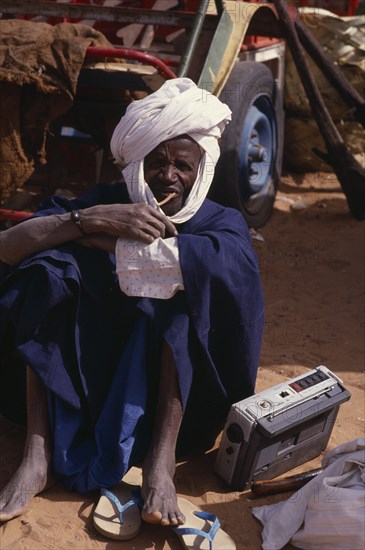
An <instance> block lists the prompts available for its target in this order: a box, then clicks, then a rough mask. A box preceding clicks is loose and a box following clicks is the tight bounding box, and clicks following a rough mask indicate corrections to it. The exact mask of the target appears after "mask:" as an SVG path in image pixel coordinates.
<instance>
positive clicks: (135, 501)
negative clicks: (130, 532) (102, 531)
mask: <svg viewBox="0 0 365 550" xmlns="http://www.w3.org/2000/svg"><path fill="white" fill-rule="evenodd" d="M100 492H101V495H102V496H104V497H106V498H108V499H109V500H111V501H112V502H113V503H114V504H115V506H116V508H117V510H118V512H119V522H120V524H121V525H122V523H123V512H125V511H126V510H127V508H129V507H130V506H132V505H133V504H137V506H139V501H140V497H139V496H136V497H135V498H132V499H130V500H128V502H126V503H125V504H121V502H120V500H119V498H118V497H117V496H116V495H115V494H114V493H112V492H111V491H109V489H101V490H100ZM134 492H136V493H137V492H138V491H133V492H132V494H133V493H134Z"/></svg>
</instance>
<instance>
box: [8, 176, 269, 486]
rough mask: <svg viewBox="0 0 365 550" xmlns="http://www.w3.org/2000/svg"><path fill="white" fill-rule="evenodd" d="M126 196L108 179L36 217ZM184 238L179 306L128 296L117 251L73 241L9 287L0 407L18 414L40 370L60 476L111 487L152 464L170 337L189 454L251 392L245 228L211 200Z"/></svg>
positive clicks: (252, 268) (250, 282) (254, 343)
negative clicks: (24, 388)
mask: <svg viewBox="0 0 365 550" xmlns="http://www.w3.org/2000/svg"><path fill="white" fill-rule="evenodd" d="M118 202H120V203H126V202H129V199H128V195H127V192H126V189H125V185H124V184H122V183H116V184H110V185H98V186H96V187H95V188H94V189H92V190H91V191H90V192H89V193H88V194H87V195H86V196H84V197H82V198H80V199H76V200H74V201H69V200H66V199H64V198H60V197H51V198H50V199H48V200H47V201H46V202H45V203H44V205H42V208H41V209H40V211H39V212H37V213H36V215H37V216H42V215H50V214H54V213H63V212H67V211H71V210H73V209H75V208H87V207H89V206H93V205H96V204H113V203H118ZM178 230H179V236H178V242H179V249H180V263H181V269H182V274H183V279H184V286H185V291H180V292H178V293H177V294H176V295H175V296H174V297H173V298H171V299H170V300H158V299H149V298H131V297H128V296H126V295H125V294H124V293H123V292H122V291H121V290H120V288H119V283H118V279H117V276H116V272H115V258H114V256H113V255H111V254H107V253H105V252H102V251H99V250H94V249H89V248H86V247H83V246H81V245H78V244H76V243H67V244H65V245H62V246H59V247H57V248H55V249H52V250H45V251H43V252H40V253H38V254H35V255H34V256H32V257H30V258H28V259H27V260H25V261H24V262H23V263H22V264H21V265H20V266H18V267H17V268H16V269H14V270H13V271H12V273H10V275H8V276H7V277H6V279H5V281H4V282H3V284H2V290H1V294H0V315H1V330H0V344H1V347H2V350H6V358H7V360H6V364H4V361H2V363H1V369H2V374H6V376H5V379H6V381H7V382H6V383H7V386H8V387H7V389H6V395H5V392H0V407H1V410H3V411H4V412H6V411H7V410H10V409H9V407H7V404H8V402H9V401H11V400H12V402H13V403H14V402H15V403H19V406H20V403H21V400H22V399H24V395H18V394H17V389H18V388H19V387H20V384H19V383H18V382H17V381H19V380H20V379H21V378H22V377H24V373H25V365H29V366H30V367H31V368H32V369H33V371H34V372H35V373H36V374H37V375H38V376H39V378H40V379H41V380H42V382H43V384H44V385H45V387H46V388H47V394H48V399H49V414H50V421H51V426H52V432H53V440H54V453H53V456H54V462H53V469H54V473H55V475H56V476H58V477H59V478H60V479H61V480H62V481H63V482H64V484H65V485H66V486H67V487H69V488H70V489H73V490H76V491H79V492H87V491H90V490H92V489H95V488H99V487H108V486H111V485H113V484H114V483H116V482H117V481H118V480H119V479H121V477H122V476H123V475H124V474H125V473H126V471H127V470H128V469H129V468H130V467H131V466H132V465H133V464H136V463H138V462H139V461H141V460H142V459H143V457H144V455H145V453H146V451H147V449H148V446H149V444H150V441H151V434H152V427H153V421H154V414H155V409H156V402H157V392H158V384H159V367H160V357H161V347H162V344H163V341H165V342H167V343H168V344H169V346H170V347H171V350H172V353H173V356H174V359H175V363H176V368H177V375H178V381H179V388H180V394H181V399H182V403H183V408H184V419H183V423H182V426H181V430H180V434H179V441H178V452H179V453H181V452H185V451H186V450H187V449H189V448H191V446H193V445H197V444H199V443H203V441H204V440H205V439H206V440H207V441H208V442H209V443H211V441H212V438H214V437H216V435H217V433H218V432H219V430H220V429H221V427H222V424H223V422H224V420H225V418H226V415H227V412H228V410H229V407H230V405H231V403H233V402H236V401H239V400H240V399H243V398H244V397H246V396H248V395H251V394H252V393H253V391H254V386H255V379H256V373H257V368H258V362H259V353H260V345H261V338H262V330H263V299H262V291H261V286H260V280H259V273H258V266H257V261H256V257H255V254H254V252H253V250H252V246H251V241H250V235H249V232H248V229H247V226H246V223H245V222H244V220H243V218H242V216H241V214H239V213H238V212H236V211H235V210H232V209H228V208H224V207H222V206H219V205H217V204H215V203H213V202H212V201H209V200H206V201H205V202H204V203H203V205H202V207H201V208H200V209H199V211H198V212H197V213H196V214H195V216H194V217H193V218H192V219H191V220H189V221H188V222H186V223H185V224H183V225H181V226H178ZM6 271H8V269H7V270H6ZM5 370H6V373H5ZM6 401H7V404H6V403H5V402H6ZM13 409H14V407H13Z"/></svg>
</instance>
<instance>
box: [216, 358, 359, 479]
mask: <svg viewBox="0 0 365 550" xmlns="http://www.w3.org/2000/svg"><path fill="white" fill-rule="evenodd" d="M350 397H351V394H350V392H349V391H347V390H346V389H345V388H344V386H343V385H342V381H341V380H340V379H339V378H338V377H337V376H336V375H335V374H333V372H331V371H330V370H329V369H328V368H327V367H325V366H323V365H321V366H319V367H317V368H316V369H314V370H312V371H309V372H308V373H306V374H304V375H301V376H297V377H296V378H293V379H292V380H289V381H286V382H283V383H282V384H279V385H277V386H274V387H272V388H269V389H267V390H265V391H263V392H261V393H258V394H256V395H253V396H251V397H248V398H247V399H244V400H242V401H239V402H238V403H235V404H234V405H232V407H231V409H230V412H229V414H228V417H227V421H226V424H225V428H224V431H223V435H222V440H221V443H220V446H219V449H218V455H217V460H216V463H215V471H216V473H217V474H218V475H219V476H220V477H221V478H222V479H223V480H224V481H226V482H227V483H228V485H229V486H230V487H231V488H232V489H237V490H243V489H245V488H246V486H247V484H248V483H251V482H252V481H255V480H260V479H271V478H274V477H276V476H278V475H280V474H282V473H283V472H286V471H287V470H290V469H291V468H295V467H296V466H299V465H300V464H303V463H304V462H307V461H308V460H311V459H312V458H314V457H316V456H318V455H319V454H320V453H321V452H322V451H323V450H324V449H325V448H326V446H327V443H328V440H329V438H330V435H331V432H332V428H333V425H334V422H335V419H336V416H337V413H338V409H339V406H340V404H341V403H343V402H345V401H347V400H348V399H350Z"/></svg>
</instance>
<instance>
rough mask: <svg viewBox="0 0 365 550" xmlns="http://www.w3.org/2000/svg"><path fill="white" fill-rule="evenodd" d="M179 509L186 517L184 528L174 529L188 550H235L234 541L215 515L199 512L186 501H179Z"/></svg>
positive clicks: (182, 499)
mask: <svg viewBox="0 0 365 550" xmlns="http://www.w3.org/2000/svg"><path fill="white" fill-rule="evenodd" d="M178 504H179V509H180V511H181V512H182V513H183V514H184V515H185V519H186V522H185V524H184V525H183V526H177V527H174V528H173V529H174V531H175V533H176V534H177V535H178V537H179V538H180V541H181V542H182V544H183V546H184V548H185V549H187V550H235V549H236V545H235V543H234V540H233V539H232V538H231V537H230V536H229V535H228V533H226V532H225V531H223V530H222V529H221V528H220V523H219V520H218V518H217V516H215V515H214V514H209V513H208V512H203V511H202V510H199V509H197V508H196V506H194V504H192V503H191V502H189V501H188V500H186V499H185V498H179V499H178Z"/></svg>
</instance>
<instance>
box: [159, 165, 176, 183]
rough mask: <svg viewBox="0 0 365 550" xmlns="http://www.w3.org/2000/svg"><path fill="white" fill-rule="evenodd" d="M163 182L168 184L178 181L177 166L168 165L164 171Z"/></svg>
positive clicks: (162, 172)
mask: <svg viewBox="0 0 365 550" xmlns="http://www.w3.org/2000/svg"><path fill="white" fill-rule="evenodd" d="M161 174H162V181H163V182H164V183H166V184H171V183H175V182H176V180H177V173H176V166H174V165H173V164H166V166H164V167H163V169H162V171H161Z"/></svg>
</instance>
